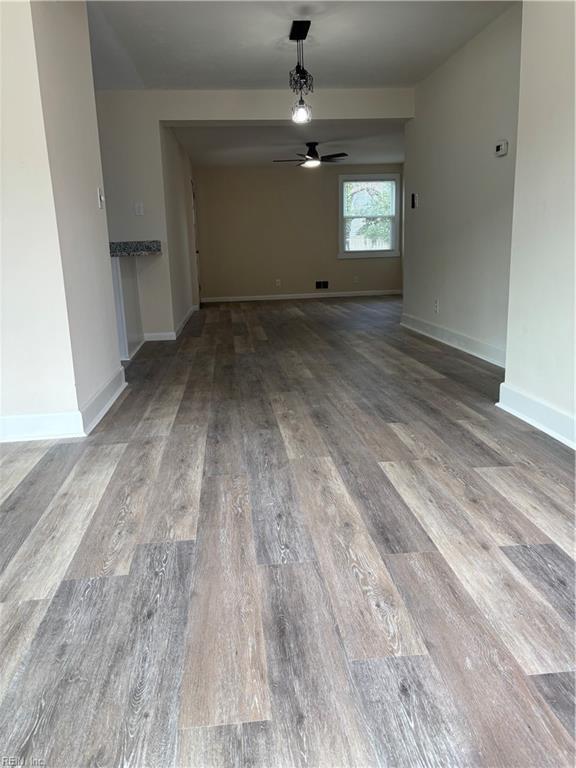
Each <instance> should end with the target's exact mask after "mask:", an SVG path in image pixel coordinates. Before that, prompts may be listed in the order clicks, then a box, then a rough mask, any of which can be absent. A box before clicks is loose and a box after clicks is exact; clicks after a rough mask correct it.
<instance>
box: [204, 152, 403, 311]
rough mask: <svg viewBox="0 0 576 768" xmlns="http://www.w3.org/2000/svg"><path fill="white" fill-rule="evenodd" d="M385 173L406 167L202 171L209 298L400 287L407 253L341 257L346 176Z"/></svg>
mask: <svg viewBox="0 0 576 768" xmlns="http://www.w3.org/2000/svg"><path fill="white" fill-rule="evenodd" d="M379 171H382V172H399V171H401V166H398V165H386V166H353V165H344V166H342V165H340V166H338V165H331V166H323V167H321V168H315V169H304V168H299V167H296V168H294V167H286V166H282V167H279V166H272V167H252V168H245V167H229V168H196V169H195V170H194V180H195V185H196V192H197V195H196V197H197V213H198V234H199V249H200V283H201V285H202V290H201V299H206V298H215V297H226V296H259V295H272V294H286V293H288V294H293V293H313V292H314V291H315V282H316V280H329V282H330V287H329V291H368V290H391V291H392V290H400V288H401V282H402V276H401V260H400V259H399V258H378V259H338V258H337V255H338V250H339V248H338V245H339V243H338V225H339V220H338V194H339V192H338V176H339V175H340V174H348V173H377V172H379ZM355 278H356V279H357V280H356V281H355ZM276 280H280V281H281V285H280V286H277V285H276ZM318 293H319V295H322V291H319V292H318Z"/></svg>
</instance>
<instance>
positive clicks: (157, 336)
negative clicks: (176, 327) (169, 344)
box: [144, 331, 176, 341]
mask: <svg viewBox="0 0 576 768" xmlns="http://www.w3.org/2000/svg"><path fill="white" fill-rule="evenodd" d="M144 341H176V333H175V332H174V331H157V332H155V333H145V334H144Z"/></svg>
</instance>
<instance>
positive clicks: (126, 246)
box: [110, 240, 162, 256]
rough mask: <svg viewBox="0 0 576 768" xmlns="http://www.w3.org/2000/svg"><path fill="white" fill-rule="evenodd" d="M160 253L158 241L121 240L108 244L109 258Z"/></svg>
mask: <svg viewBox="0 0 576 768" xmlns="http://www.w3.org/2000/svg"><path fill="white" fill-rule="evenodd" d="M161 252H162V248H161V244H160V240H122V241H120V242H116V243H110V256H151V255H155V254H160V253H161Z"/></svg>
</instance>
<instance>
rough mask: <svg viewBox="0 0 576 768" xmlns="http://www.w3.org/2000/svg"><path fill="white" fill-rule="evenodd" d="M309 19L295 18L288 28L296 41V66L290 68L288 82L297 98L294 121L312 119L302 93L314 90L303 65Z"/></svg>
mask: <svg viewBox="0 0 576 768" xmlns="http://www.w3.org/2000/svg"><path fill="white" fill-rule="evenodd" d="M310 23H311V22H310V21H303V20H300V21H298V20H295V21H293V22H292V27H291V29H290V40H294V41H295V42H296V59H297V61H296V66H295V67H294V69H292V70H290V74H289V79H288V82H289V84H290V88H291V90H292V91H294V93H296V94H298V96H299V99H298V101H297V102H296V104H295V105H294V107H293V108H292V120H293V121H294V122H295V123H309V122H310V120H311V119H312V110H311V109H310V106H309V105H308V104H306V102H305V101H304V94H306V95H307V94H309V93H312V91H313V90H314V78H313V77H312V75H311V74H310V72H308V70H307V69H306V67H305V66H304V40H306V37H307V36H308V31H309V29H310Z"/></svg>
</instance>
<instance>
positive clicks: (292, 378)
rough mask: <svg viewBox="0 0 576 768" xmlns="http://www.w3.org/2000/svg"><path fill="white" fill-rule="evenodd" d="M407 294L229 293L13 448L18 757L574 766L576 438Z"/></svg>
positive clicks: (26, 761) (0, 562) (0, 679)
mask: <svg viewBox="0 0 576 768" xmlns="http://www.w3.org/2000/svg"><path fill="white" fill-rule="evenodd" d="M400 312H401V304H400V302H399V300H397V299H372V298H366V299H350V300H324V301H300V302H298V301H292V302H269V303H265V302H262V303H253V304H248V303H247V304H228V305H225V304H223V305H220V306H214V305H212V306H210V307H208V308H204V309H202V310H201V311H200V312H198V313H196V314H195V315H194V316H193V317H192V319H191V320H190V321H189V323H188V324H187V326H186V328H185V330H184V332H183V333H182V335H181V336H180V337H179V339H178V340H177V341H176V342H157V343H156V342H155V343H147V344H145V345H144V346H143V348H142V349H141V351H140V352H139V353H138V355H137V357H136V358H135V359H134V360H133V361H132V363H131V364H130V365H129V366H128V368H127V371H126V375H127V379H128V381H129V385H130V386H129V387H128V389H127V390H126V391H125V393H124V394H123V396H122V397H121V399H120V400H119V401H118V402H117V403H116V404H115V405H114V407H113V409H112V410H111V411H110V412H109V413H108V414H107V416H106V417H105V419H104V420H103V421H102V422H101V423H100V424H99V426H98V427H97V428H96V430H95V431H94V432H93V433H92V434H91V435H90V437H88V438H87V439H85V440H72V441H54V442H50V441H44V442H40V443H22V444H13V445H4V446H2V449H1V464H0V472H1V477H2V489H1V493H0V501H1V507H0V658H1V659H2V665H1V669H0V764H1V765H18V766H20V765H23V766H32V765H42V766H54V768H65V767H66V766H69V768H84V767H86V768H96V766H99V767H102V768H104V767H106V768H108V767H110V768H112V767H113V766H118V768H119V767H120V766H132V767H133V768H175V767H178V768H232V767H234V766H238V767H246V768H248V767H250V768H367V767H368V766H392V767H393V768H404V767H406V768H408V766H409V767H410V768H412V767H413V766H418V767H420V766H421V767H422V768H433V767H437V768H456V766H478V767H479V766H484V767H485V768H498V767H500V768H512V767H513V766H515V767H517V768H529V767H533V768H544V767H549V768H561V767H562V766H566V767H568V766H572V765H573V762H574V741H573V729H574V668H575V665H574V647H573V639H574V560H573V555H574V456H573V454H572V452H571V451H569V450H568V449H567V448H565V447H564V446H562V445H560V444H558V443H556V442H554V441H553V440H552V439H550V438H548V437H546V436H544V435H542V434H541V433H538V432H537V431H535V430H533V429H532V428H530V427H529V426H528V425H527V424H524V423H522V422H520V421H518V420H516V419H514V418H513V417H511V416H509V415H507V414H506V413H504V412H503V411H500V410H498V409H496V408H495V407H494V402H495V401H496V400H497V398H498V387H499V384H500V382H501V380H502V371H501V370H500V369H498V368H496V367H494V366H492V365H490V364H488V363H485V362H482V361H481V360H478V359H476V358H473V357H470V356H468V355H466V354H464V353H462V352H459V351H457V350H454V349H452V348H449V347H445V346H443V345H441V344H439V343H436V342H434V341H432V340H429V339H426V338H423V337H420V336H417V335H415V334H413V333H410V332H408V331H406V330H404V329H403V328H401V327H400V325H399V317H400Z"/></svg>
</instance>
